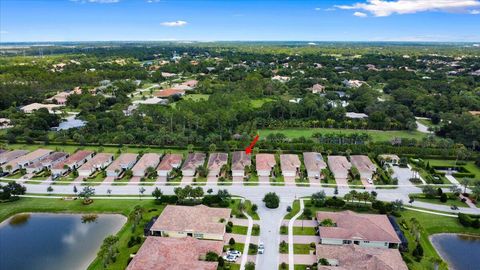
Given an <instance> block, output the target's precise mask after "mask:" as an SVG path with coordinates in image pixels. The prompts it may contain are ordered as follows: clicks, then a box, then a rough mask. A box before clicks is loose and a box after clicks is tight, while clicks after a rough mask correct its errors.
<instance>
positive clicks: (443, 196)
mask: <svg viewBox="0 0 480 270" xmlns="http://www.w3.org/2000/svg"><path fill="white" fill-rule="evenodd" d="M447 200H448V196H447V194H445V193H442V195H440V201H441V202H443V203H445V202H447Z"/></svg>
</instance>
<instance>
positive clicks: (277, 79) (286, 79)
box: [272, 75, 290, 83]
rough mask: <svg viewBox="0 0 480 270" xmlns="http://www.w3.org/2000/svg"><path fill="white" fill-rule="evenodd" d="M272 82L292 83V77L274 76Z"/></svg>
mask: <svg viewBox="0 0 480 270" xmlns="http://www.w3.org/2000/svg"><path fill="white" fill-rule="evenodd" d="M272 80H273V81H279V82H281V83H286V82H288V81H290V77H288V76H280V75H276V76H273V77H272Z"/></svg>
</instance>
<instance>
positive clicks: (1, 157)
mask: <svg viewBox="0 0 480 270" xmlns="http://www.w3.org/2000/svg"><path fill="white" fill-rule="evenodd" d="M27 153H28V151H27V150H13V151H6V152H4V153H1V154H0V162H2V163H5V162H9V161H11V160H14V159H16V158H18V157H21V156H23V155H26V154H27Z"/></svg>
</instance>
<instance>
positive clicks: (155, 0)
mask: <svg viewBox="0 0 480 270" xmlns="http://www.w3.org/2000/svg"><path fill="white" fill-rule="evenodd" d="M158 2H160V0H147V3H158Z"/></svg>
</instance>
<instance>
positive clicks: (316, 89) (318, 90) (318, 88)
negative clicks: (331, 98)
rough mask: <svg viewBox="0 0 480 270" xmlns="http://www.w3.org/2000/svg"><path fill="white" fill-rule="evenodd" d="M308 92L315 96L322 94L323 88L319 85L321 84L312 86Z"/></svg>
mask: <svg viewBox="0 0 480 270" xmlns="http://www.w3.org/2000/svg"><path fill="white" fill-rule="evenodd" d="M310 90H311V91H312V93H313V94H317V93H323V92H325V86H323V85H321V84H318V83H317V84H314V85H313V86H312V87H311V88H310Z"/></svg>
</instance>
